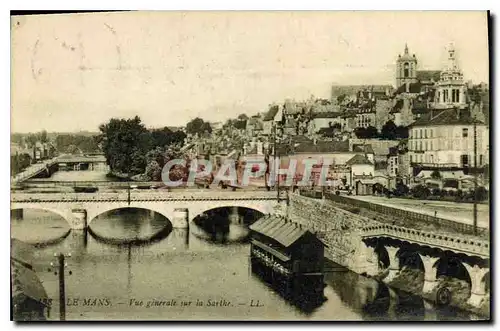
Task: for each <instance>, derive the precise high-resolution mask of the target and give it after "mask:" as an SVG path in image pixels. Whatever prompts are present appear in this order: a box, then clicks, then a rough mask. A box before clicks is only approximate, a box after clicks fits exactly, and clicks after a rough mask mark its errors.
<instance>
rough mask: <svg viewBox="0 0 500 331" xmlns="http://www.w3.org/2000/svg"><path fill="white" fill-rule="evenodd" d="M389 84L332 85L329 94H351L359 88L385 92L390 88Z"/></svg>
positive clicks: (335, 95) (334, 95) (359, 89)
mask: <svg viewBox="0 0 500 331" xmlns="http://www.w3.org/2000/svg"><path fill="white" fill-rule="evenodd" d="M392 88H393V87H392V86H391V85H332V89H331V95H332V96H333V97H337V96H339V95H342V94H347V95H352V94H355V93H356V92H358V91H361V90H369V91H373V92H385V90H386V89H387V90H391V89H392Z"/></svg>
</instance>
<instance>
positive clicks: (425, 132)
mask: <svg viewBox="0 0 500 331" xmlns="http://www.w3.org/2000/svg"><path fill="white" fill-rule="evenodd" d="M424 134H425V138H427V129H425V130H424Z"/></svg>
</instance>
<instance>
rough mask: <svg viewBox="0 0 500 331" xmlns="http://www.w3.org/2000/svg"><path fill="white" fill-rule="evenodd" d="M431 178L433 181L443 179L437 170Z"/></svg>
mask: <svg viewBox="0 0 500 331" xmlns="http://www.w3.org/2000/svg"><path fill="white" fill-rule="evenodd" d="M431 178H432V179H441V173H440V172H439V171H437V170H434V171H433V172H432V173H431Z"/></svg>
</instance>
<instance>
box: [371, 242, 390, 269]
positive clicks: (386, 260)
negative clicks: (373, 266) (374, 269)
mask: <svg viewBox="0 0 500 331" xmlns="http://www.w3.org/2000/svg"><path fill="white" fill-rule="evenodd" d="M375 253H376V254H377V257H378V262H377V263H378V265H379V266H380V267H381V268H383V269H387V268H389V266H390V265H391V259H390V257H389V252H388V251H387V248H386V247H385V246H384V245H383V244H381V243H378V244H377V246H375Z"/></svg>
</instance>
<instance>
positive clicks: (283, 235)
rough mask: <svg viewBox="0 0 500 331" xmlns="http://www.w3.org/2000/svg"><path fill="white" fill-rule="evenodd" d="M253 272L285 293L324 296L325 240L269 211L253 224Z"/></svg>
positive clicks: (300, 296)
mask: <svg viewBox="0 0 500 331" xmlns="http://www.w3.org/2000/svg"><path fill="white" fill-rule="evenodd" d="M250 230H251V232H250V236H251V240H250V243H251V250H250V263H251V268H252V272H253V273H256V274H257V275H259V276H260V277H261V278H262V279H263V280H264V281H266V282H267V283H268V284H270V285H271V286H273V287H274V288H275V289H276V290H277V291H278V292H279V293H281V294H282V295H284V296H285V297H289V298H292V299H298V300H302V299H305V300H306V301H307V300H323V290H324V282H323V278H324V275H323V255H324V244H323V242H322V241H321V240H319V239H318V238H317V237H316V235H314V234H313V233H312V232H310V231H309V230H308V229H307V228H305V227H303V226H302V225H300V224H298V223H295V222H292V221H290V220H288V219H286V218H284V217H282V216H277V215H268V216H265V217H263V218H261V219H260V220H258V221H257V222H255V223H254V224H252V225H251V226H250Z"/></svg>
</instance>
